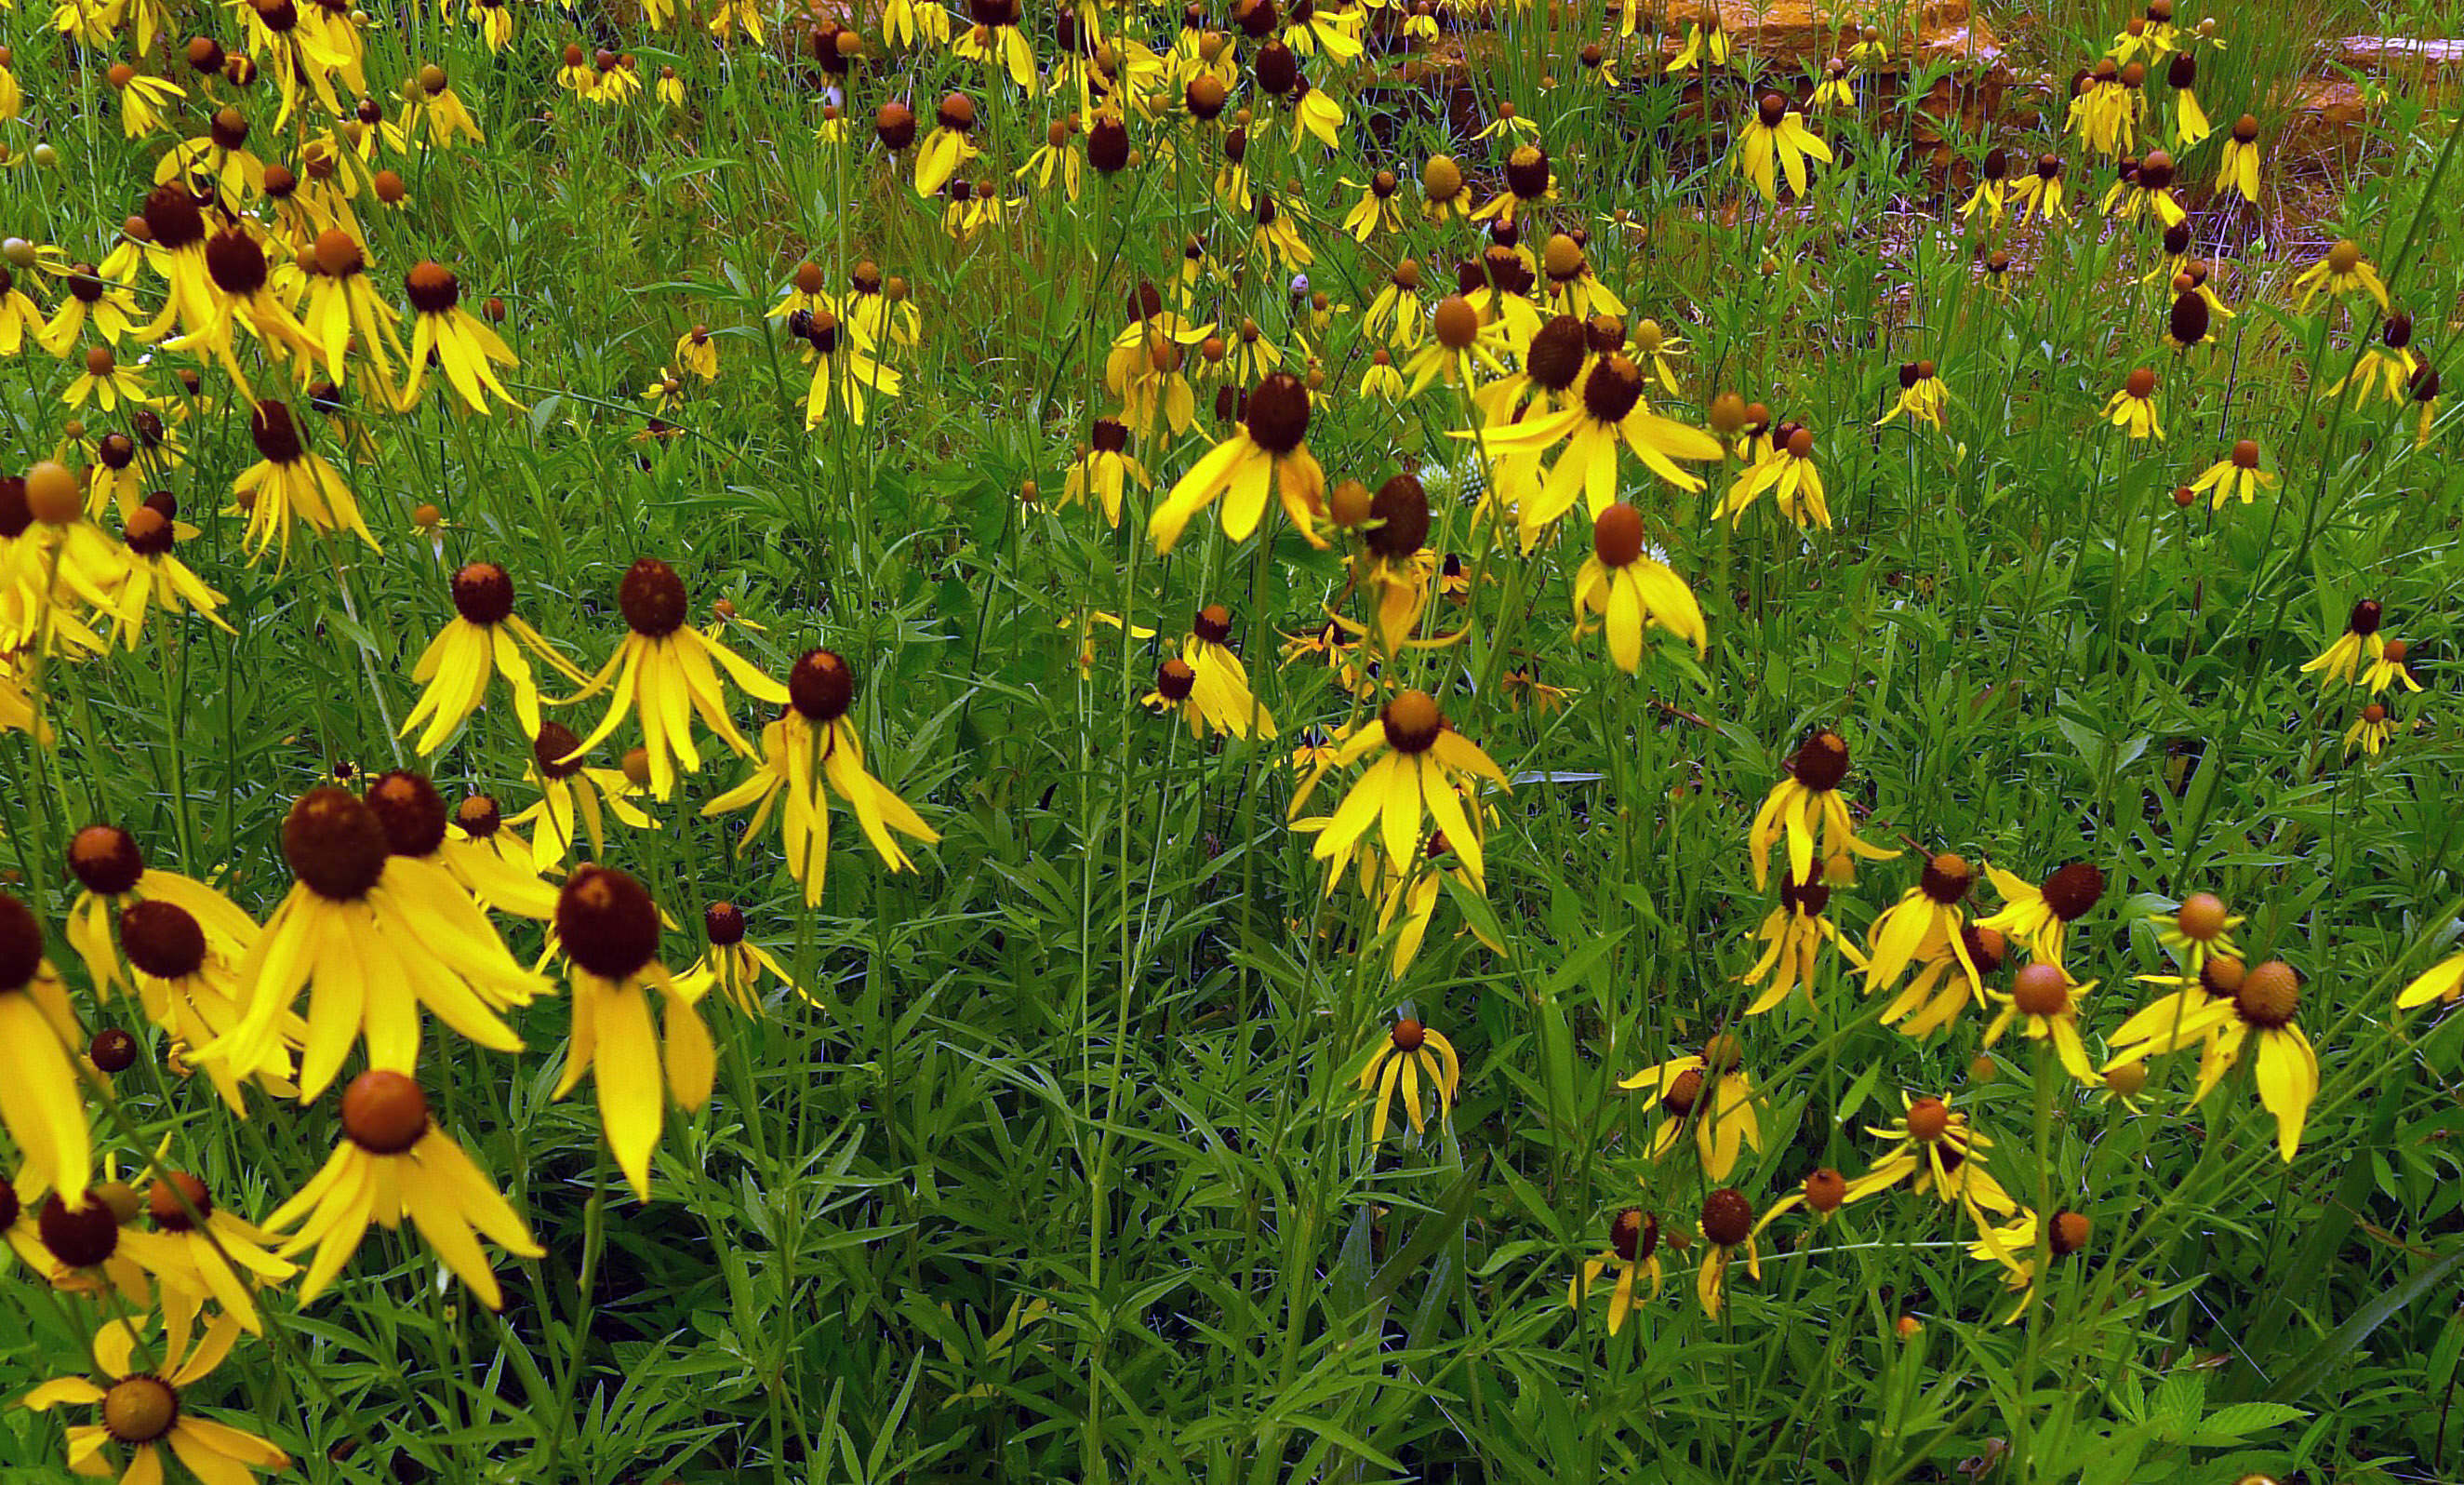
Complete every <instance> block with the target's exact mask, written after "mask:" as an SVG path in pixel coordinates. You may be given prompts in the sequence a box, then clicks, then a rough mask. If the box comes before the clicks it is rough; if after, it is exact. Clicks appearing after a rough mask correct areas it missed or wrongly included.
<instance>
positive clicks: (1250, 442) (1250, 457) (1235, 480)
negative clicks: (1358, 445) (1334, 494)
mask: <svg viewBox="0 0 2464 1485" xmlns="http://www.w3.org/2000/svg"><path fill="white" fill-rule="evenodd" d="M1308 438H1309V388H1307V387H1306V386H1304V385H1303V384H1302V382H1301V380H1300V378H1298V377H1296V376H1293V375H1292V374H1291V373H1289V372H1287V371H1276V372H1271V373H1269V374H1268V375H1267V376H1266V377H1265V380H1263V381H1261V382H1259V384H1258V385H1257V387H1256V388H1253V389H1252V390H1251V391H1250V393H1249V395H1248V398H1247V402H1246V405H1245V406H1244V407H1243V410H1242V420H1241V424H1240V427H1239V429H1238V430H1237V431H1236V432H1233V433H1232V434H1231V435H1230V436H1229V437H1227V438H1225V439H1224V440H1223V441H1222V442H1221V443H1219V444H1217V445H1216V446H1215V447H1214V448H1213V449H1211V450H1209V451H1208V452H1207V453H1206V454H1205V456H1204V457H1202V458H1200V459H1199V461H1198V462H1197V463H1196V464H1194V465H1192V466H1190V470H1189V473H1187V474H1185V475H1183V476H1181V477H1180V478H1179V480H1177V482H1176V483H1175V484H1174V485H1173V487H1172V490H1171V491H1170V493H1168V494H1167V495H1165V497H1164V498H1163V500H1162V502H1161V503H1160V504H1158V505H1156V507H1155V516H1154V518H1153V520H1152V521H1150V525H1151V527H1152V529H1153V533H1154V536H1155V550H1156V551H1157V552H1168V551H1170V550H1172V547H1173V543H1176V542H1177V541H1179V540H1180V533H1181V531H1182V529H1183V528H1184V527H1186V526H1187V525H1188V524H1189V519H1190V518H1191V517H1192V516H1195V515H1196V514H1198V512H1199V511H1200V510H1202V509H1204V508H1205V507H1206V506H1207V505H1209V504H1211V503H1213V502H1214V500H1215V499H1216V498H1217V497H1218V496H1221V497H1222V499H1223V534H1224V535H1226V536H1228V537H1230V538H1232V539H1233V540H1234V541H1241V540H1243V539H1245V538H1247V537H1248V535H1249V534H1250V533H1251V532H1253V531H1255V530H1257V528H1258V521H1259V518H1260V517H1261V516H1263V515H1265V509H1266V496H1267V493H1268V490H1269V488H1270V487H1271V489H1272V491H1273V493H1274V494H1275V496H1276V497H1277V498H1278V499H1280V500H1281V501H1282V503H1283V507H1284V512H1285V514H1286V515H1287V516H1288V517H1289V518H1290V520H1291V522H1292V525H1293V527H1294V528H1295V529H1296V530H1298V531H1299V532H1300V534H1301V536H1302V538H1303V539H1304V540H1306V541H1307V542H1308V543H1309V544H1310V545H1312V546H1318V547H1323V546H1325V545H1326V544H1327V543H1326V539H1325V538H1324V537H1321V536H1319V535H1318V534H1317V517H1318V516H1319V515H1320V514H1321V513H1322V512H1323V511H1324V510H1325V508H1326V472H1325V471H1324V470H1322V469H1320V468H1319V467H1318V462H1317V459H1316V456H1315V455H1313V454H1310V453H1309V443H1308Z"/></svg>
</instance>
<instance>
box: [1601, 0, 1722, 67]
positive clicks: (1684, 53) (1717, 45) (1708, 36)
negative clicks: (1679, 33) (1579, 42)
mask: <svg viewBox="0 0 2464 1485" xmlns="http://www.w3.org/2000/svg"><path fill="white" fill-rule="evenodd" d="M1625 34H1627V35H1629V36H1630V35H1632V34H1634V32H1633V29H1632V26H1631V23H1630V22H1629V23H1625ZM1706 59H1707V60H1708V61H1709V63H1710V64H1711V65H1712V66H1714V67H1726V66H1727V65H1728V29H1727V27H1726V26H1724V25H1722V24H1721V23H1720V17H1719V14H1718V13H1717V12H1716V11H1715V12H1713V13H1712V15H1711V17H1710V20H1709V22H1708V24H1705V22H1703V21H1690V22H1688V23H1687V24H1686V27H1685V43H1684V45H1683V46H1681V47H1679V48H1678V50H1677V56H1676V58H1675V59H1674V60H1672V61H1671V62H1670V63H1669V64H1668V66H1667V68H1666V69H1665V70H1666V71H1668V72H1672V73H1680V72H1692V71H1693V70H1694V69H1695V68H1696V67H1698V66H1700V65H1702V64H1703V63H1704V62H1705V60H1706Z"/></svg>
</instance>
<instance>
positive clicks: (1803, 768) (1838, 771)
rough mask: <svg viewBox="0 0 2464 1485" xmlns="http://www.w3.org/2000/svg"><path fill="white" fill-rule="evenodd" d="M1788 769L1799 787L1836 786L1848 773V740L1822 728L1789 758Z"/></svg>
mask: <svg viewBox="0 0 2464 1485" xmlns="http://www.w3.org/2000/svg"><path fill="white" fill-rule="evenodd" d="M1789 772H1790V773H1792V774H1793V775H1794V776H1795V778H1796V782H1797V784H1798V785H1799V786H1801V787H1805V788H1810V789H1813V790H1815V792H1816V793H1820V792H1822V791H1824V790H1827V789H1836V788H1837V787H1839V781H1840V780H1842V779H1844V778H1846V777H1847V776H1848V743H1847V741H1846V740H1845V739H1843V738H1841V737H1840V736H1839V734H1837V733H1836V732H1834V731H1832V730H1831V729H1830V728H1828V727H1825V728H1822V729H1821V730H1819V731H1817V732H1815V734H1814V735H1813V736H1811V737H1809V738H1807V739H1806V740H1805V743H1804V744H1803V745H1802V746H1800V747H1798V748H1797V750H1796V757H1795V758H1794V759H1793V760H1791V761H1790V764H1789Z"/></svg>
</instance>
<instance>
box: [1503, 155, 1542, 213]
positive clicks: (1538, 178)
mask: <svg viewBox="0 0 2464 1485" xmlns="http://www.w3.org/2000/svg"><path fill="white" fill-rule="evenodd" d="M1506 188H1507V190H1510V191H1512V192H1514V194H1515V195H1516V196H1518V197H1520V198H1522V199H1523V200H1525V201H1537V200H1539V199H1540V198H1541V197H1543V196H1545V195H1547V194H1549V152H1548V151H1547V150H1545V149H1542V148H1541V147H1540V146H1539V145H1537V144H1525V145H1523V146H1522V147H1521V148H1519V149H1517V150H1515V151H1514V153H1512V154H1510V155H1508V156H1507V157H1506Z"/></svg>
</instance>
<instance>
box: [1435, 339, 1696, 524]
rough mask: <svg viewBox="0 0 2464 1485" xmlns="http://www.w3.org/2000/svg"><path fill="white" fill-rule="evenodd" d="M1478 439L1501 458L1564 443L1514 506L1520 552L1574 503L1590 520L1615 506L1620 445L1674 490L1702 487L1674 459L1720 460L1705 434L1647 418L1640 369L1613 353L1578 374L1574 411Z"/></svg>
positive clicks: (1667, 420) (1529, 419) (1649, 414)
mask: <svg viewBox="0 0 2464 1485" xmlns="http://www.w3.org/2000/svg"><path fill="white" fill-rule="evenodd" d="M1480 436H1481V443H1482V446H1483V447H1484V448H1486V449H1489V450H1492V451H1498V452H1505V453H1512V452H1515V451H1538V450H1542V449H1546V448H1548V447H1550V446H1551V445H1552V444H1554V443H1556V442H1557V441H1558V440H1560V439H1563V440H1565V444H1566V447H1565V449H1564V450H1563V452H1561V453H1559V454H1558V455H1557V459H1556V462H1555V463H1554V464H1552V465H1551V466H1550V469H1549V474H1548V477H1547V478H1546V479H1545V480H1544V481H1542V482H1541V483H1540V485H1539V488H1538V489H1536V490H1527V491H1525V492H1524V493H1523V495H1522V497H1521V498H1520V499H1518V500H1517V505H1518V508H1519V509H1518V519H1519V521H1520V524H1521V527H1522V532H1523V545H1524V548H1525V550H1527V551H1528V550H1529V549H1530V548H1531V546H1532V545H1533V544H1535V543H1537V542H1538V540H1539V538H1540V534H1541V533H1542V532H1544V531H1546V530H1547V529H1548V528H1549V527H1550V526H1551V524H1552V523H1554V522H1555V521H1556V520H1557V519H1558V518H1559V517H1560V516H1563V515H1564V514H1566V512H1568V511H1569V510H1572V509H1573V505H1574V501H1575V500H1576V499H1582V500H1583V501H1584V503H1585V507H1586V513H1587V514H1589V515H1590V516H1591V517H1592V518H1593V519H1594V520H1597V519H1598V518H1599V516H1600V515H1601V513H1603V512H1604V511H1606V510H1607V509H1608V508H1609V507H1610V506H1611V505H1613V504H1615V503H1617V446H1618V445H1619V444H1620V443H1621V444H1623V445H1624V446H1625V447H1626V448H1627V449H1629V450H1631V451H1632V452H1633V453H1634V454H1635V456H1636V457H1637V458H1639V459H1640V460H1642V462H1643V464H1644V466H1645V467H1646V468H1648V469H1649V470H1650V471H1651V472H1652V473H1653V474H1655V475H1658V476H1659V477H1661V478H1662V479H1665V480H1667V481H1668V482H1669V483H1670V484H1673V485H1675V486H1676V487H1677V488H1679V489H1680V490H1700V489H1702V488H1703V481H1702V480H1701V479H1699V478H1697V477H1694V476H1692V475H1690V474H1687V473H1686V472H1685V471H1684V470H1682V469H1680V468H1678V467H1677V464H1676V461H1677V460H1679V459H1696V460H1708V459H1716V458H1718V457H1720V454H1721V450H1720V443H1719V440H1718V439H1716V438H1713V437H1712V436H1711V435H1710V434H1709V433H1706V432H1703V431H1702V430H1701V429H1699V428H1694V427H1692V426H1690V425H1687V424H1684V423H1680V422H1677V421H1675V420H1673V419H1670V418H1664V417H1661V416H1660V415H1658V414H1657V413H1654V412H1652V411H1651V410H1650V409H1649V407H1648V405H1647V404H1646V403H1645V401H1644V399H1643V395H1642V371H1641V369H1640V368H1639V367H1638V366H1636V365H1635V364H1634V363H1633V362H1632V361H1631V360H1629V359H1627V358H1626V357H1625V356H1624V355H1622V354H1620V353H1615V352H1612V353H1610V354H1609V355H1606V356H1603V357H1602V358H1600V359H1599V360H1598V361H1596V362H1594V363H1593V364H1592V365H1591V366H1590V368H1589V369H1588V370H1587V371H1586V372H1585V373H1584V374H1583V377H1582V386H1581V390H1580V395H1579V397H1578V398H1577V400H1576V404H1575V405H1573V406H1570V407H1567V408H1565V409H1564V410H1560V411H1556V412H1551V413H1548V414H1545V415H1540V416H1531V417H1526V418H1525V419H1524V420H1523V421H1522V422H1520V423H1516V424H1514V425H1512V426H1510V427H1507V428H1498V429H1489V430H1486V431H1485V432H1482V434H1481V435H1480Z"/></svg>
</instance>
